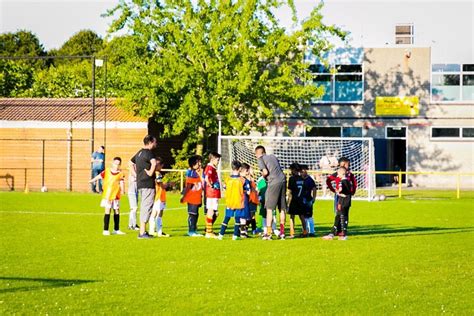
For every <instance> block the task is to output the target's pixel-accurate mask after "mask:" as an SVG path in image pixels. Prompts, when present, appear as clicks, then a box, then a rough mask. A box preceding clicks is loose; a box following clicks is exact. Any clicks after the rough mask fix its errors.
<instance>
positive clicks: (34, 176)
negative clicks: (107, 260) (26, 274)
mask: <svg viewBox="0 0 474 316" xmlns="http://www.w3.org/2000/svg"><path fill="white" fill-rule="evenodd" d="M62 171H64V168H44V166H40V167H37V168H0V184H1V185H0V189H1V190H3V191H13V190H25V189H27V186H28V185H29V186H30V187H32V188H33V189H35V188H36V189H39V188H41V187H42V186H44V184H45V180H44V175H45V174H48V172H59V173H60V172H62ZM124 171H125V176H127V174H128V172H127V171H126V170H124ZM163 171H164V172H166V173H167V174H171V173H177V174H178V176H177V177H178V179H179V180H178V181H179V190H180V191H182V190H183V188H184V183H185V172H186V169H163ZM75 172H76V173H77V172H79V173H83V174H84V176H83V177H82V178H84V179H88V177H89V175H90V170H89V169H86V168H84V169H75ZM221 172H222V174H223V176H222V177H223V178H225V175H226V174H229V173H230V170H222V171H221ZM309 173H310V174H312V175H314V174H322V173H323V172H322V171H320V170H316V171H310V172H309ZM353 173H355V174H365V173H366V172H365V171H353ZM375 174H376V175H391V176H398V179H399V180H401V179H402V176H405V177H408V176H414V175H416V176H444V177H452V178H454V182H455V185H453V186H452V187H443V188H442V189H443V190H444V191H450V190H452V191H453V192H455V197H456V198H457V199H460V198H461V192H462V191H463V190H467V191H473V188H472V187H469V188H462V186H461V184H462V179H463V177H472V178H473V180H474V173H465V172H430V171H426V172H423V171H419V172H415V171H376V172H375ZM35 181H36V182H38V183H35ZM178 181H177V182H178ZM473 182H474V181H473ZM85 187H87V186H85ZM430 188H431V189H433V188H432V187H426V189H427V190H429V189H430ZM58 190H61V189H58ZM64 190H67V187H66V184H65V185H64ZM377 190H381V191H383V190H392V188H390V187H378V188H377ZM408 190H409V188H408V187H407V185H406V184H405V183H402V181H398V183H397V184H396V192H397V197H398V198H402V197H403V195H404V191H408Z"/></svg>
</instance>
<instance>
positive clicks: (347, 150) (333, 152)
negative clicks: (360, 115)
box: [219, 136, 375, 201]
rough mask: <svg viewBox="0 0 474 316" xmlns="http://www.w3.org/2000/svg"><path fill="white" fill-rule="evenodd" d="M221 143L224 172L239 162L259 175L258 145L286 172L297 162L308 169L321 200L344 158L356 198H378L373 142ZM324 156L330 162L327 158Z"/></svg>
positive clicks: (224, 139)
mask: <svg viewBox="0 0 474 316" xmlns="http://www.w3.org/2000/svg"><path fill="white" fill-rule="evenodd" d="M219 142H220V144H219V145H220V146H219V147H220V149H221V155H222V159H221V164H222V165H221V169H222V170H229V169H230V163H231V162H232V161H233V160H239V161H240V162H246V163H248V164H249V165H250V166H251V167H252V168H253V170H254V172H255V174H256V175H259V174H260V170H259V169H258V165H257V159H256V158H255V147H256V146H258V145H262V146H264V147H265V149H266V151H267V154H274V155H275V156H276V157H277V158H278V160H279V161H280V164H281V166H282V168H283V169H284V170H285V171H287V170H288V167H289V166H290V164H292V163H293V162H297V163H299V164H305V165H308V167H309V169H310V174H311V176H313V178H314V179H315V180H316V183H317V185H318V198H321V189H322V188H324V186H325V181H326V176H327V175H328V174H329V173H333V172H334V171H335V163H334V161H335V160H337V159H339V158H340V157H342V156H344V157H347V158H348V159H349V160H350V161H351V171H352V173H353V174H354V175H355V177H356V179H357V192H356V194H355V197H354V198H355V199H360V200H361V199H365V200H368V201H370V200H371V198H372V197H373V196H374V195H375V160H374V144H373V139H372V138H353V137H350V138H349V137H345V138H341V137H267V136H220V137H219ZM324 156H326V158H329V159H326V158H323V157H324ZM328 160H330V161H331V165H332V166H331V167H329V165H325V164H324V163H325V162H327V161H328ZM287 174H288V173H287ZM323 198H324V197H323ZM327 198H328V199H329V198H332V197H329V196H327Z"/></svg>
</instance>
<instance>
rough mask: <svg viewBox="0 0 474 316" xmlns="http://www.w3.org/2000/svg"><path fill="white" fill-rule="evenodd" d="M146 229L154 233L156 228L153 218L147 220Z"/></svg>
mask: <svg viewBox="0 0 474 316" xmlns="http://www.w3.org/2000/svg"><path fill="white" fill-rule="evenodd" d="M148 229H149V231H150V233H154V232H155V231H156V230H155V229H156V228H155V219H154V218H152V217H150V220H149V221H148Z"/></svg>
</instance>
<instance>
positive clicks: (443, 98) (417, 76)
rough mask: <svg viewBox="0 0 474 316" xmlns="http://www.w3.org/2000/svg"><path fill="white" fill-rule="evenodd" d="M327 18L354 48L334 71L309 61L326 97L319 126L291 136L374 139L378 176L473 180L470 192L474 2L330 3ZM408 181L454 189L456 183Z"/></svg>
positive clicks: (382, 181)
mask: <svg viewBox="0 0 474 316" xmlns="http://www.w3.org/2000/svg"><path fill="white" fill-rule="evenodd" d="M307 6H309V4H307ZM301 9H302V8H301V7H299V10H301ZM308 10H309V8H307V10H306V11H305V12H309V11H308ZM323 15H324V17H325V19H326V23H328V24H333V23H334V24H336V25H339V26H342V27H343V28H344V29H346V30H348V31H349V32H350V38H351V40H350V41H349V42H348V43H336V45H339V46H337V48H336V49H334V50H333V51H331V52H330V53H329V54H328V55H327V56H326V59H327V60H328V61H329V64H330V67H324V66H322V63H321V62H320V61H318V60H316V59H314V58H312V56H310V55H308V56H307V60H308V62H309V63H311V64H312V66H311V71H312V72H313V74H314V84H315V85H318V86H324V88H325V94H324V96H323V97H322V98H321V99H319V100H313V102H312V103H313V104H312V110H313V117H314V119H315V121H316V123H315V124H313V123H309V122H307V121H305V120H300V119H299V118H297V117H293V118H292V119H291V120H290V122H289V125H291V126H295V127H294V129H293V135H295V136H342V137H372V138H374V143H375V161H376V170H379V171H385V170H402V171H412V172H417V171H424V172H453V173H457V172H461V173H463V174H469V173H471V175H470V176H466V177H462V181H461V185H462V187H463V188H469V189H473V188H474V177H473V176H472V173H473V172H474V168H473V162H474V40H473V38H474V27H473V23H474V22H473V21H474V3H473V2H472V1H444V2H430V1H397V2H395V1H379V2H376V1H327V2H326V3H325V8H324V10H323ZM271 133H276V134H278V133H280V131H279V130H278V128H275V129H272V131H270V134H271ZM392 180H393V178H392V177H391V176H387V175H380V176H377V184H378V185H379V186H381V185H389V184H391V182H392ZM403 181H404V183H406V184H407V185H412V186H422V187H446V186H451V187H452V186H453V185H455V183H456V177H454V176H452V175H446V176H442V175H437V176H430V177H426V176H417V175H410V176H409V177H408V179H405V178H404V179H403Z"/></svg>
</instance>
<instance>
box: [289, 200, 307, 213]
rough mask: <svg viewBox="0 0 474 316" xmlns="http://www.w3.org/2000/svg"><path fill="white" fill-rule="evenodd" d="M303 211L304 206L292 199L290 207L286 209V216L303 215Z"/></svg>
mask: <svg viewBox="0 0 474 316" xmlns="http://www.w3.org/2000/svg"><path fill="white" fill-rule="evenodd" d="M304 211H305V208H304V205H303V203H302V202H301V201H299V200H297V199H292V200H291V202H290V207H289V208H288V214H290V215H303V214H304Z"/></svg>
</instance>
